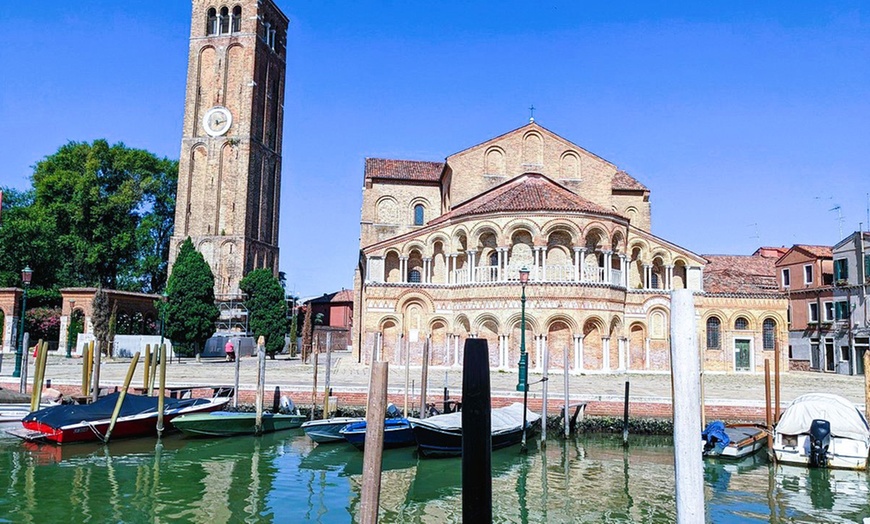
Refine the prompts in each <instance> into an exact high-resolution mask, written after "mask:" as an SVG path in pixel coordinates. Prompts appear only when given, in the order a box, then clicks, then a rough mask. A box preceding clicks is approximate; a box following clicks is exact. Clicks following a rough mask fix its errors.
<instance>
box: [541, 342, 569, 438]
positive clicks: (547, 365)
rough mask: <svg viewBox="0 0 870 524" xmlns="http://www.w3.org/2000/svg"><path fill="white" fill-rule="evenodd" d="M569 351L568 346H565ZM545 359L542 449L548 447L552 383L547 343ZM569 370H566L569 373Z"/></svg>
mask: <svg viewBox="0 0 870 524" xmlns="http://www.w3.org/2000/svg"><path fill="white" fill-rule="evenodd" d="M565 350H566V351H567V348H565ZM541 360H543V362H542V364H543V365H544V376H543V377H541V382H542V383H543V384H542V385H541V401H542V402H543V404H542V405H541V449H546V447H547V399H548V393H549V389H550V388H549V387H548V385H549V383H550V348H548V347H547V345H546V344H545V345H544V356H543V358H542V359H541ZM567 372H568V370H567V369H566V370H565V373H567Z"/></svg>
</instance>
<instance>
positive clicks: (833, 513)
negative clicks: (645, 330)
mask: <svg viewBox="0 0 870 524" xmlns="http://www.w3.org/2000/svg"><path fill="white" fill-rule="evenodd" d="M673 451H674V448H673V443H672V441H671V440H670V439H668V438H661V437H640V436H632V437H630V446H629V449H628V450H627V451H626V450H624V449H623V447H622V438H621V436H615V437H614V436H609V435H605V436H580V437H577V438H576V439H572V440H569V441H563V440H561V439H553V440H550V441H549V442H548V443H547V446H546V451H542V450H541V449H540V448H539V447H538V445H537V443H535V446H533V447H532V449H530V452H529V454H528V455H525V456H523V455H521V454H520V453H519V448H518V447H513V448H508V449H504V450H499V451H496V452H495V453H494V454H493V458H492V463H493V515H494V520H495V521H496V522H523V523H524V522H595V523H600V522H606V523H627V522H639V523H658V522H663V523H664V522H673V521H674V520H675V518H676V513H675V508H674V469H673ZM383 468H384V471H383V480H382V492H381V499H380V503H381V518H380V521H381V522H402V523H405V522H435V523H438V524H442V523H447V522H461V517H462V495H461V488H460V485H461V479H460V461H459V459H418V458H417V457H416V456H415V455H414V452H413V451H412V450H411V449H398V450H387V451H385V452H384V464H383ZM704 468H705V469H704V479H705V494H706V512H707V522H714V523H738V522H740V523H745V522H766V523H786V522H788V523H794V522H812V523H818V522H830V523H838V522H859V523H860V522H862V520H863V518H864V517H870V477H868V474H867V473H864V472H850V471H819V470H806V469H803V468H794V467H786V466H776V465H772V464H769V463H768V462H767V460H766V458H765V457H764V456H763V455H762V454H759V455H756V456H755V457H752V458H749V459H745V460H743V461H740V462H736V463H735V462H712V461H711V462H705V465H704ZM361 482H362V453H360V452H358V451H357V450H356V449H354V448H352V447H350V446H349V445H344V444H337V445H336V444H333V445H320V446H317V445H314V444H313V443H312V442H310V441H309V440H308V439H307V437H305V436H304V434H302V433H301V431H298V430H293V431H289V432H283V433H276V434H271V435H265V436H263V437H260V438H255V437H239V438H231V439H188V438H184V437H181V436H179V435H171V436H168V437H167V438H164V439H163V440H162V441H161V442H160V443H159V444H158V443H157V442H156V441H155V440H153V439H136V440H127V441H118V442H114V443H112V444H110V445H108V446H103V445H87V444H83V445H70V446H65V447H55V446H46V445H42V446H39V445H33V444H25V443H22V442H20V441H17V440H15V439H13V438H12V437H9V436H7V435H5V434H4V435H3V436H0V522H15V523H19V522H20V523H34V524H38V523H43V522H82V523H108V522H112V523H118V522H122V523H138V522H142V523H145V522H149V523H154V522H193V523H207V524H222V523H233V522H252V523H253V522H293V523H302V522H324V523H326V522H351V521H353V520H354V516H355V515H356V514H357V513H358V510H359V507H360V492H361Z"/></svg>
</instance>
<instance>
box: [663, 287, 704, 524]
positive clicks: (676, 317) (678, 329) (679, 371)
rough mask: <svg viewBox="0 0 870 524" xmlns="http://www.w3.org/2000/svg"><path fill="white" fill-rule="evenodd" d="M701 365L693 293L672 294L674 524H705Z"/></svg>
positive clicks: (688, 291) (675, 292) (686, 290)
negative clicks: (700, 405) (675, 515)
mask: <svg viewBox="0 0 870 524" xmlns="http://www.w3.org/2000/svg"><path fill="white" fill-rule="evenodd" d="M699 371H700V363H699V358H698V344H697V330H696V329H695V302H694V297H693V295H692V291H691V290H689V289H677V290H674V291H672V292H671V376H672V377H673V383H674V397H673V399H674V400H673V408H674V476H675V479H676V497H675V499H676V507H677V524H693V523H695V522H703V521H704V465H703V462H702V460H701V452H702V449H701V439H700V438H698V432H699V431H700V430H701V416H700V415H701V413H700V411H699V410H698V405H699V403H700V397H701V384H700V373H699Z"/></svg>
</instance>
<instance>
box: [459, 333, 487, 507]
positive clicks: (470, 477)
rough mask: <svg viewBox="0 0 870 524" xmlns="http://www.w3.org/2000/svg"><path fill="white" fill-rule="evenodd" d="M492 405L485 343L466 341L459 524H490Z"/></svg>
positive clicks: (463, 374)
mask: <svg viewBox="0 0 870 524" xmlns="http://www.w3.org/2000/svg"><path fill="white" fill-rule="evenodd" d="M491 426H492V405H491V403H490V390H489V351H488V349H487V344H486V339H482V338H469V339H466V340H465V351H464V358H463V362H462V522H492V427H491Z"/></svg>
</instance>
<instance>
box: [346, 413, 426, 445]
mask: <svg viewBox="0 0 870 524" xmlns="http://www.w3.org/2000/svg"><path fill="white" fill-rule="evenodd" d="M339 433H341V435H342V436H343V437H344V438H345V440H347V441H348V442H350V443H351V444H353V445H354V447H356V448H357V449H359V450H363V449H364V448H365V442H366V423H365V422H356V423H353V424H348V425H347V426H345V427H343V428H342V429H341V431H340V432H339ZM416 443H417V439H416V438H415V437H414V430H413V429H412V428H411V423H410V422H408V419H405V418H399V419H386V420H385V421H384V449H392V448H404V447H408V446H413V445H415V444H416Z"/></svg>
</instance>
